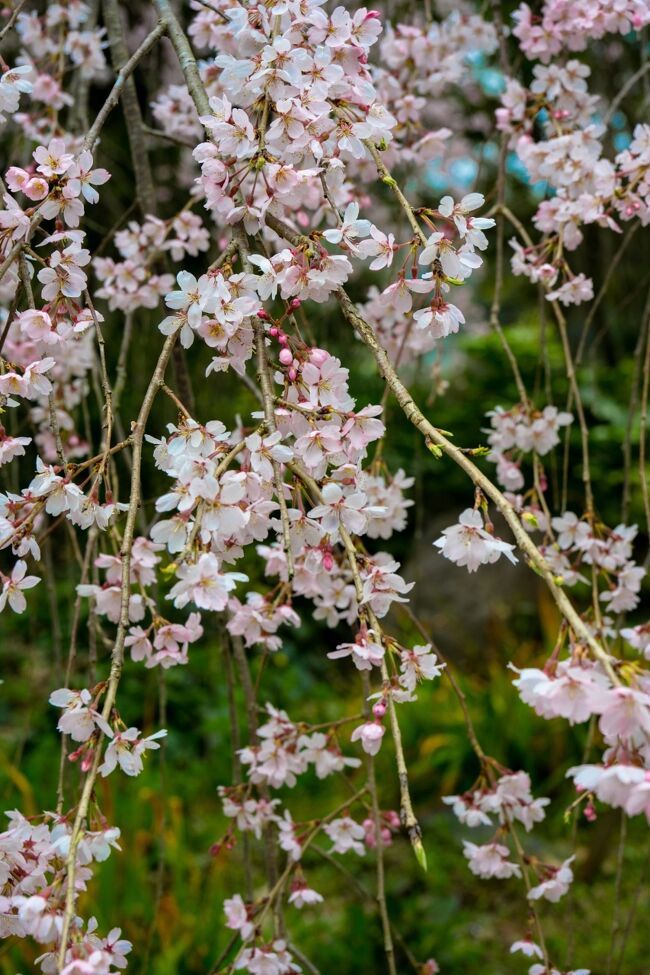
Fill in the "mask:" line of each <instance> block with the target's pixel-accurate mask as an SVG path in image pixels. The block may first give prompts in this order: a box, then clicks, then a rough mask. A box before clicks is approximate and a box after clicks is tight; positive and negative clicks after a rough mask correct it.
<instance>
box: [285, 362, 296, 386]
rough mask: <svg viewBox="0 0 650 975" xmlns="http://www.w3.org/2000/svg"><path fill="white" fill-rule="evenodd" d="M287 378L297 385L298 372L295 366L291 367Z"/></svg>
mask: <svg viewBox="0 0 650 975" xmlns="http://www.w3.org/2000/svg"><path fill="white" fill-rule="evenodd" d="M287 376H288V377H289V379H290V381H291V382H292V383H295V381H296V379H297V378H298V372H297V370H296V369H294V368H293V366H291V368H290V369H289V370H288V371H287Z"/></svg>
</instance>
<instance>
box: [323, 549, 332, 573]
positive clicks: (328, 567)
mask: <svg viewBox="0 0 650 975" xmlns="http://www.w3.org/2000/svg"><path fill="white" fill-rule="evenodd" d="M323 568H324V569H325V571H326V572H331V571H332V569H333V568H334V556H333V555H332V553H331V552H325V554H324V555H323Z"/></svg>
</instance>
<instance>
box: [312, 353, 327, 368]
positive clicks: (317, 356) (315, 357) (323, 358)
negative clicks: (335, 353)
mask: <svg viewBox="0 0 650 975" xmlns="http://www.w3.org/2000/svg"><path fill="white" fill-rule="evenodd" d="M309 358H310V359H311V361H312V362H313V364H314V365H315V366H322V365H323V363H325V362H327V360H328V359H329V353H327V352H326V351H325V349H312V350H311V352H310V353H309Z"/></svg>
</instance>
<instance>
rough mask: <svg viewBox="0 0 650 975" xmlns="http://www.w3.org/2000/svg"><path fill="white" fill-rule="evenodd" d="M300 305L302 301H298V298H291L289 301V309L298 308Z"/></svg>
mask: <svg viewBox="0 0 650 975" xmlns="http://www.w3.org/2000/svg"><path fill="white" fill-rule="evenodd" d="M301 305H302V301H301V300H300V298H292V299H291V301H290V302H289V308H300V306H301Z"/></svg>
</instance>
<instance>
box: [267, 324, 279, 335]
mask: <svg viewBox="0 0 650 975" xmlns="http://www.w3.org/2000/svg"><path fill="white" fill-rule="evenodd" d="M279 334H280V329H279V328H278V326H277V325H271V328H270V329H269V335H272V336H273V338H275V337H276V336H277V335H279Z"/></svg>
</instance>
